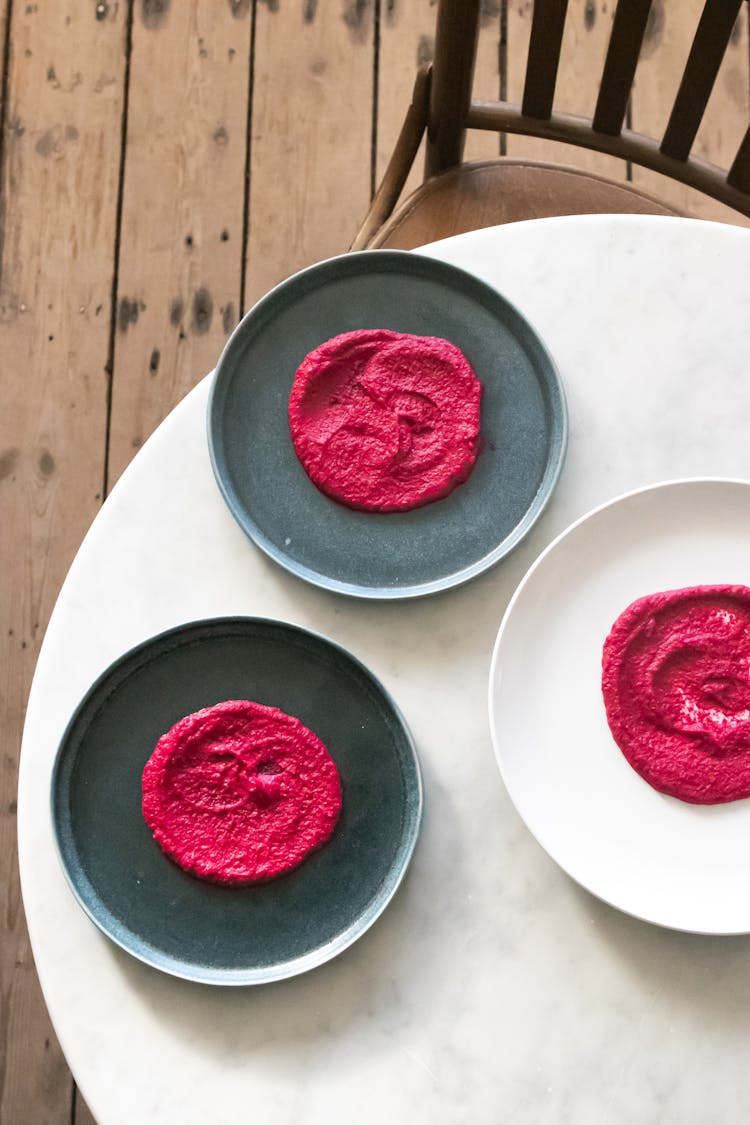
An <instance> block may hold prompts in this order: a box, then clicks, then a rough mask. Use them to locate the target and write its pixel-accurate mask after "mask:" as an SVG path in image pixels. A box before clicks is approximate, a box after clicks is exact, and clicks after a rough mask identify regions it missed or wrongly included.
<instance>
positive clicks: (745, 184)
mask: <svg viewBox="0 0 750 1125" xmlns="http://www.w3.org/2000/svg"><path fill="white" fill-rule="evenodd" d="M727 183H728V184H729V185H730V187H733V188H737V190H738V191H746V192H748V193H750V125H748V128H747V132H746V133H745V135H744V137H743V138H742V143H741V144H740V147H739V148H738V149H737V155H736V156H735V158H734V161H733V163H732V167H731V168H730V169H729V171H728V173H727Z"/></svg>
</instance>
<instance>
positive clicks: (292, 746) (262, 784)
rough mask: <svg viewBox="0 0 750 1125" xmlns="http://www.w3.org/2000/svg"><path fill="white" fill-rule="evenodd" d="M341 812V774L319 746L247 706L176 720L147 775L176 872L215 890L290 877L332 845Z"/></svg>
mask: <svg viewBox="0 0 750 1125" xmlns="http://www.w3.org/2000/svg"><path fill="white" fill-rule="evenodd" d="M340 811H341V784H340V781H339V775H338V771H337V769H336V766H335V764H334V762H333V759H332V758H331V757H330V755H329V754H328V751H327V750H326V748H325V746H324V745H323V743H322V742H321V741H320V739H319V738H317V737H316V736H315V735H314V734H313V733H312V731H311V730H308V729H307V727H305V726H303V725H302V723H301V722H300V721H299V719H295V718H292V716H291V715H287V714H285V713H284V712H283V711H279V710H278V709H277V708H276V707H265V706H263V705H262V704H260V703H250V702H248V701H247V700H229V701H227V702H226V703H217V704H216V706H215V707H206V708H205V709H204V710H203V711H197V712H196V713H195V714H193V715H187V716H186V717H185V718H184V719H180V721H179V722H178V723H175V725H174V726H173V727H172V728H171V730H169V731H167V733H166V734H164V735H162V737H161V738H160V739H159V741H158V742H157V744H156V749H155V750H154V752H153V754H152V755H151V757H150V758H149V760H148V762H147V763H146V767H145V769H144V771H143V815H144V817H145V818H146V823H147V824H148V826H149V828H150V829H151V830H152V832H153V834H154V839H155V840H156V841H157V843H158V844H159V845H160V846H161V848H162V849H163V850H164V851H165V852H166V854H167V855H168V856H170V858H171V859H173V860H175V862H176V863H178V864H179V865H180V867H183V868H184V869H185V870H186V871H189V872H191V873H192V874H193V875H198V876H200V877H201V878H202V879H209V880H211V881H213V882H217V883H252V882H257V881H260V880H264V879H273V878H274V877H275V876H276V875H281V874H283V873H284V872H285V871H289V870H291V868H293V867H296V866H297V864H299V863H301V862H302V860H303V859H304V858H305V856H306V855H308V853H309V852H311V851H312V850H313V848H317V847H319V846H320V845H321V844H323V843H324V842H325V841H326V840H327V839H328V838H329V836H330V835H331V833H332V832H333V829H334V826H335V824H336V820H337V819H338V815H339V812H340Z"/></svg>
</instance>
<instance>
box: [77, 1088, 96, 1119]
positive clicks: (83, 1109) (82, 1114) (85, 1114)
mask: <svg viewBox="0 0 750 1125" xmlns="http://www.w3.org/2000/svg"><path fill="white" fill-rule="evenodd" d="M71 1125H96V1118H95V1117H94V1115H93V1113H92V1112H91V1110H90V1109H89V1107H88V1106H87V1105H86V1103H85V1101H84V1100H83V1097H82V1096H81V1091H80V1090H76V1094H75V1102H74V1104H73V1120H72V1122H71Z"/></svg>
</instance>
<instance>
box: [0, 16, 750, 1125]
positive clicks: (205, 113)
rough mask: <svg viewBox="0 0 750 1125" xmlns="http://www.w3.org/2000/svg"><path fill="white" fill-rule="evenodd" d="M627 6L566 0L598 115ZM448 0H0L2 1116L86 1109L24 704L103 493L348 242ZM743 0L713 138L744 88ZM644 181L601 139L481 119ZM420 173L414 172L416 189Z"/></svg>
mask: <svg viewBox="0 0 750 1125" xmlns="http://www.w3.org/2000/svg"><path fill="white" fill-rule="evenodd" d="M613 6H614V0H570V4H569V15H568V21H569V22H568V26H567V29H566V36H565V39H564V43H563V57H562V60H561V67H560V74H559V79H558V94H559V97H558V100H557V103H556V104H557V105H558V107H559V108H560V109H564V110H569V111H572V112H586V111H589V112H590V111H591V107H592V102H593V98H594V97H595V90H596V73H597V68H598V67H600V66H601V60H602V58H603V53H604V51H605V49H606V37H607V33H608V28H609V26H610V25H611V19H612V12H613ZM700 8H701V4H700V0H654V5H653V11H652V17H651V20H650V24H649V31H648V35H647V41H646V45H645V48H644V57H643V60H642V66H641V68H640V69H639V72H638V77H637V80H636V84H635V88H634V92H633V98H632V104H631V109H630V114H631V120H632V123H633V127H635V128H637V129H639V130H641V131H643V132H650V131H657V130H658V129H659V127H660V126H663V122H664V119H665V114H666V106H667V105H668V104H669V99H670V98H671V97H672V96H673V94H674V92H675V90H676V88H677V84H678V82H679V74H680V67H681V66H682V65H683V64H684V60H685V58H686V55H687V51H688V49H689V43H690V39H691V36H692V32H693V30H694V28H695V26H696V23H697V19H698V15H699V11H700ZM531 10H532V5H531V0H485V3H484V6H483V15H482V26H481V33H480V42H479V54H478V63H477V77H476V88H477V92H478V93H479V94H480V95H481V96H483V97H490V98H492V97H496V96H498V95H501V94H505V93H507V95H508V96H509V97H510V98H516V99H517V98H518V97H519V95H520V90H521V88H522V82H523V67H524V60H525V52H526V49H527V46H528V39H529V28H530V19H531ZM434 19H435V0H225V2H219V0H212V2H211V3H205V2H202V0H179V2H178V0H174V2H171V0H98V2H97V0H57V2H55V3H43V2H42V0H0V67H1V70H0V89H1V91H2V99H3V102H2V133H1V134H0V160H1V176H2V178H1V183H2V198H1V201H0V255H1V256H0V264H1V268H2V275H1V277H0V330H1V331H2V355H3V369H2V380H3V382H2V399H1V400H0V402H1V407H0V503H1V504H2V508H1V509H0V520H1V522H0V527H2V535H1V536H0V623H1V624H2V630H1V634H0V643H1V644H2V651H1V652H0V667H1V668H2V672H1V673H0V674H1V675H2V693H1V694H0V708H1V714H0V730H1V731H2V734H1V735H0V737H2V740H3V745H2V758H1V760H2V772H1V774H0V785H1V786H2V789H1V790H0V834H1V837H0V842H1V854H2V865H3V879H2V896H3V897H2V946H1V947H0V1122H2V1123H7V1125H25V1123H27V1122H28V1123H30V1125H47V1123H49V1125H63V1123H64V1125H69V1123H72V1125H83V1123H85V1122H89V1121H90V1120H91V1118H90V1115H89V1114H88V1111H87V1109H86V1107H85V1105H84V1103H83V1101H82V1099H81V1098H80V1097H78V1096H77V1094H76V1091H75V1088H74V1086H73V1082H72V1079H71V1077H70V1074H69V1072H68V1070H67V1068H66V1066H65V1062H64V1060H63V1058H62V1055H61V1052H60V1049H59V1047H58V1045H57V1041H56V1038H55V1035H54V1032H53V1030H52V1028H51V1026H50V1024H49V1021H48V1018H47V1016H46V1012H45V1008H44V1003H43V1000H42V998H41V994H40V991H39V987H38V984H37V982H36V977H35V973H34V969H33V963H32V958H31V953H30V949H29V943H28V938H27V935H26V931H25V927H24V922H23V912H22V908H21V902H20V893H19V887H18V877H17V868H16V860H15V816H16V804H15V790H16V784H17V763H18V752H19V744H20V737H21V729H22V723H23V714H24V708H25V704H26V698H27V695H28V690H29V685H30V682H31V676H32V674H33V669H34V664H35V661H36V657H37V653H38V650H39V645H40V643H41V638H42V636H43V634H44V629H45V625H46V622H47V619H48V617H49V613H50V611H51V608H52V606H53V604H54V601H55V598H56V596H57V593H58V591H59V588H60V585H61V583H62V580H63V578H64V575H65V573H66V571H67V569H68V567H69V565H70V562H71V560H72V557H73V554H74V553H75V550H76V548H77V546H78V544H79V543H80V541H81V539H82V538H83V536H84V534H85V532H86V529H87V527H88V526H89V524H90V522H91V520H92V518H93V516H94V515H95V513H96V510H97V508H98V507H99V505H100V504H101V502H102V500H103V498H104V497H105V496H106V494H107V491H108V490H109V489H110V488H111V487H112V484H113V483H114V481H115V480H116V479H117V477H118V476H119V475H120V473H121V472H122V470H123V469H124V468H125V466H126V465H127V464H128V462H129V461H130V459H131V458H132V457H133V455H134V454H135V452H136V451H137V449H138V448H139V446H140V445H141V444H142V443H143V441H144V440H145V439H146V438H147V437H148V435H149V433H150V432H151V431H152V430H153V429H154V427H155V426H156V425H157V424H158V422H159V421H160V420H161V418H163V417H164V416H165V415H166V414H167V413H168V412H169V410H170V409H171V408H172V406H174V404H175V403H176V402H177V401H178V400H179V399H180V398H181V397H182V396H183V395H184V394H185V392H186V391H187V390H189V388H190V387H192V386H193V385H194V384H195V383H196V382H197V381H198V380H199V379H200V378H201V377H202V376H203V375H204V374H205V373H206V371H207V370H209V369H210V368H211V366H212V365H213V363H214V361H215V359H216V357H217V355H218V353H219V351H220V349H221V347H222V344H223V342H224V340H225V339H226V337H227V335H228V334H229V332H230V331H231V329H232V328H233V327H234V325H235V324H236V322H237V320H238V319H239V317H240V315H241V313H242V311H243V310H244V309H246V308H247V307H248V306H249V305H250V304H251V303H252V302H253V301H254V300H255V299H256V298H257V297H259V296H260V295H261V294H262V293H263V292H265V291H266V290H267V289H268V288H269V287H270V286H271V285H273V284H274V283H276V282H277V281H279V280H280V279H281V278H283V277H285V276H287V275H288V274H290V273H292V272H293V271H294V270H295V269H297V268H299V267H301V266H303V265H305V264H307V263H309V262H311V261H314V260H316V259H319V258H322V257H325V256H327V255H330V254H335V253H338V252H341V251H343V250H345V249H346V248H347V246H348V244H349V242H350V240H351V238H352V237H353V235H354V233H355V231H356V227H357V222H358V219H359V218H360V217H362V216H363V214H364V211H365V209H366V206H367V203H368V200H369V198H370V194H371V192H372V189H373V185H374V183H375V181H376V178H377V177H378V176H379V175H380V174H381V173H382V170H383V168H384V165H385V162H386V160H387V157H388V154H389V152H390V150H391V147H392V145H393V143H394V140H395V137H396V134H397V132H398V129H399V126H400V123H401V117H402V113H403V112H404V110H405V107H406V104H407V100H408V94H409V90H410V87H411V82H412V76H413V73H414V70H415V67H416V65H417V63H418V62H423V61H424V60H425V59H429V58H430V57H431V53H432V50H433V46H434ZM749 50H750V49H749V47H748V18H747V5H743V10H742V12H741V15H740V18H739V20H738V23H737V27H736V29H735V34H734V36H733V39H732V44H731V47H730V50H729V53H728V56H727V59H726V60H725V65H724V66H723V67H722V71H721V73H720V75H719V79H718V82H717V86H716V89H715V92H714V95H713V97H712V99H711V102H710V104H709V109H708V113H707V117H706V121H705V123H704V126H703V127H702V129H701V131H700V133H699V136H698V141H697V144H698V148H699V150H700V152H701V153H702V154H703V155H705V156H707V157H708V158H709V159H712V160H714V161H716V162H717V163H722V162H726V161H727V159H728V157H729V154H730V153H731V151H732V146H733V145H734V144H736V142H737V140H738V139H739V137H740V136H741V135H742V132H743V131H744V129H745V127H746V124H747V120H748V105H749V104H750V83H749V77H748V74H749V66H748V61H749ZM501 149H502V151H507V152H508V153H509V154H512V155H517V156H526V157H530V158H532V157H533V158H542V159H545V158H546V159H553V160H554V159H558V160H568V161H576V160H577V162H578V163H579V165H581V166H584V167H587V168H590V169H595V170H598V171H600V172H603V173H604V174H607V175H610V176H612V177H616V178H622V179H633V180H635V181H636V182H637V183H638V184H642V185H643V186H644V187H645V188H647V190H649V191H652V192H654V193H656V194H660V195H661V196H662V197H663V198H664V199H665V200H668V201H671V202H673V203H674V204H675V205H676V206H678V207H680V208H687V209H694V211H695V213H696V214H700V216H701V217H704V218H720V219H725V220H727V219H728V220H730V221H740V220H739V219H738V218H737V217H736V216H733V215H732V214H731V213H729V212H728V211H727V210H726V209H724V208H721V207H720V206H719V205H717V204H714V203H712V202H711V201H709V200H706V199H705V198H702V197H698V196H696V195H695V193H693V194H691V193H689V192H687V191H686V189H684V188H682V187H680V186H679V185H675V184H671V183H669V182H666V183H665V182H658V178H657V177H654V176H653V175H651V174H649V173H646V172H641V171H639V170H637V169H636V170H633V169H630V168H628V167H627V166H626V165H624V164H622V163H621V162H617V161H614V160H612V159H610V158H607V157H601V156H597V155H596V154H592V153H586V154H577V153H576V151H575V150H570V149H569V150H567V151H565V153H564V155H561V154H560V152H559V150H555V148H554V147H553V146H550V145H545V144H543V143H540V142H535V141H530V140H525V139H523V138H503V139H500V138H497V137H495V136H491V135H485V134H476V135H474V136H472V137H471V138H470V140H469V144H468V148H467V152H468V154H469V156H471V157H472V158H487V157H489V156H492V155H493V154H496V153H497V152H499V151H500V150H501ZM416 182H418V173H417V172H416V171H415V173H414V174H413V176H412V178H411V181H410V183H411V184H412V185H414V184H416Z"/></svg>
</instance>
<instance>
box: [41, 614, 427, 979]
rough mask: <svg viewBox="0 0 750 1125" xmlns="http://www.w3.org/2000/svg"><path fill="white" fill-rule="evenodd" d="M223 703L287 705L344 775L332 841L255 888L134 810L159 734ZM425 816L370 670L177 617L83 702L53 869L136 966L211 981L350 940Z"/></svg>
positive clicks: (269, 626) (261, 629) (70, 744)
mask: <svg viewBox="0 0 750 1125" xmlns="http://www.w3.org/2000/svg"><path fill="white" fill-rule="evenodd" d="M226 699H251V700H254V701H255V702H258V703H264V704H266V705H270V706H274V707H279V708H280V709H281V710H282V711H286V712H287V713H288V714H290V715H295V716H297V717H298V718H299V719H301V721H302V722H303V723H304V724H305V725H306V726H307V727H309V728H310V729H311V730H312V731H314V733H315V734H317V735H318V737H319V738H320V739H322V741H323V742H324V744H325V745H326V747H327V748H328V751H329V753H330V754H331V756H332V758H333V759H334V761H335V762H336V765H337V767H338V770H339V774H340V777H341V784H342V791H343V805H342V811H341V816H340V818H339V821H338V823H337V825H336V829H335V831H334V834H333V836H332V837H331V839H330V840H329V841H328V842H327V843H326V844H324V845H323V847H321V848H320V849H319V850H318V851H316V852H314V853H313V854H311V855H310V856H309V857H308V858H307V859H305V860H304V861H303V863H302V864H301V865H300V866H299V867H298V868H296V870H294V871H291V872H289V873H287V874H285V875H282V876H280V877H279V878H277V879H274V880H271V881H270V882H267V883H262V884H256V885H254V886H253V885H251V886H245V887H225V886H224V887H223V886H219V885H216V884H212V883H208V882H204V881H202V880H200V879H197V878H194V877H193V876H191V875H188V874H186V873H185V872H184V871H182V870H181V868H179V867H178V866H177V865H176V864H175V863H173V862H172V861H171V860H169V859H167V857H166V856H165V855H164V853H163V852H162V851H161V849H160V848H159V846H158V845H157V844H156V843H155V842H154V839H153V837H152V835H151V832H150V830H149V828H148V827H147V825H146V822H145V821H144V819H143V816H142V812H141V774H142V772H143V767H144V765H145V763H146V761H147V759H148V758H149V756H150V755H151V752H152V751H153V749H154V746H155V745H156V742H157V740H158V739H159V737H160V736H161V735H162V734H163V733H164V732H165V731H167V730H169V728H170V727H171V726H173V725H174V723H175V722H176V721H177V720H178V719H180V718H181V717H182V716H184V715H188V714H191V713H192V712H194V711H197V710H200V709H201V708H202V707H207V706H211V705H213V704H215V703H218V702H220V701H222V700H226ZM421 813H422V784H421V779H420V771H419V764H418V761H417V756H416V752H415V749H414V745H413V742H412V739H411V736H410V734H409V731H408V729H407V728H406V725H405V723H404V720H403V718H402V717H401V715H400V714H399V712H398V710H397V708H396V706H395V704H394V702H393V700H392V699H391V698H390V697H389V696H388V694H387V692H386V691H385V690H384V689H383V687H382V686H381V685H380V684H379V683H378V681H377V680H376V679H375V678H374V676H372V674H371V673H370V672H368V670H367V669H366V668H365V667H364V666H363V665H362V664H360V663H359V662H358V661H357V660H355V659H354V657H352V656H351V655H350V654H349V653H347V652H346V651H345V650H344V649H342V648H340V647H339V646H338V645H336V644H333V643H332V642H331V641H329V640H326V639H325V638H323V637H321V636H318V635H316V634H313V633H309V632H306V631H305V630H303V629H300V628H297V627H295V626H292V625H287V624H284V623H282V622H278V621H267V620H262V619H259V618H247V617H231V618H216V619H212V620H207V621H201V622H197V623H194V624H189V625H183V626H180V627H179V628H176V629H172V630H170V631H169V632H167V633H162V634H160V635H159V636H157V637H154V638H152V639H151V640H148V641H146V642H145V643H144V644H141V645H139V646H138V647H137V648H135V649H133V650H131V651H130V652H129V653H127V654H126V655H125V656H123V657H122V658H121V659H119V660H117V661H116V662H115V663H114V664H113V665H112V666H111V667H110V668H109V669H108V670H107V671H106V672H105V673H104V674H103V675H102V676H101V677H100V678H99V679H98V680H97V682H96V683H95V684H94V685H93V687H92V688H91V689H90V691H89V692H88V694H87V695H86V697H85V698H84V699H83V701H82V702H81V704H80V705H79V707H78V709H77V711H76V713H75V715H74V716H73V718H72V720H71V722H70V724H69V726H68V729H67V731H66V733H65V736H64V738H63V740H62V744H61V746H60V750H59V752H58V757H57V761H56V764H55V769H54V773H53V779H52V816H53V822H54V828H55V834H56V837H57V843H58V847H59V851H60V856H61V859H62V864H63V868H64V870H65V873H66V875H67V878H68V881H69V883H70V886H71V888H72V890H73V892H74V894H75V895H76V897H77V899H78V901H79V903H80V904H81V906H82V907H83V909H84V910H85V911H86V913H87V914H88V915H89V917H90V918H91V919H92V921H94V922H95V923H96V925H97V926H99V928H100V929H101V930H103V931H104V933H105V934H107V935H108V936H109V937H110V938H112V940H113V941H115V942H116V943H117V944H118V945H120V946H121V947H122V948H123V949H125V950H127V951H128V952H129V953H132V954H133V956H135V957H137V958H139V959H140V960H141V961H145V962H146V963H147V964H149V965H153V966H154V967H155V968H157V969H162V970H164V971H165V972H168V973H171V974H173V975H175V976H179V977H183V978H186V979H189V980H195V981H202V982H205V983H210V984H225V985H245V984H260V983H265V982H267V981H274V980H280V979H281V978H283V977H289V976H293V975H295V974H296V973H301V972H304V971H305V970H307V969H312V968H314V967H315V966H317V965H320V964H322V963H323V962H324V961H328V960H329V959H330V958H332V957H335V956H336V955H337V954H338V953H341V952H342V950H344V949H346V948H347V946H349V945H351V944H352V942H354V941H355V940H356V939H357V938H359V937H360V936H361V935H362V934H363V933H364V932H365V930H367V929H368V927H369V926H371V925H372V923H373V922H374V921H375V919H376V918H377V917H378V916H379V915H380V914H381V913H382V911H383V910H384V909H385V907H386V906H387V905H388V903H389V901H390V900H391V898H392V896H393V894H394V893H395V891H396V888H397V887H398V885H399V883H400V881H401V879H402V877H403V875H404V872H405V870H406V867H407V865H408V863H409V859H410V858H411V854H412V851H413V849H414V845H415V843H416V839H417V834H418V831H419V825H420V819H421Z"/></svg>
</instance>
